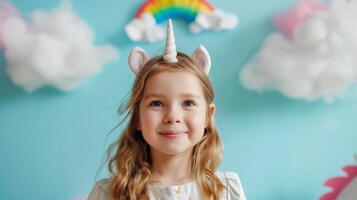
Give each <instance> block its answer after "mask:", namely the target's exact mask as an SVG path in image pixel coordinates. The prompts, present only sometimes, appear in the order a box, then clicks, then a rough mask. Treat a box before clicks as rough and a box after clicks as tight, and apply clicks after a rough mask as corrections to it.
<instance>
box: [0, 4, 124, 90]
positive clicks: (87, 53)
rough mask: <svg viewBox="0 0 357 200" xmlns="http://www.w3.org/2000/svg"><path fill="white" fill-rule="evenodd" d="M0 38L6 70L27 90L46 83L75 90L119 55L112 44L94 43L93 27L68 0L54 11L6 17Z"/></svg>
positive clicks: (0, 28) (2, 22) (37, 11)
mask: <svg viewBox="0 0 357 200" xmlns="http://www.w3.org/2000/svg"><path fill="white" fill-rule="evenodd" d="M0 16H1V15H0ZM0 38H1V39H2V41H3V42H4V52H5V59H6V64H7V66H6V71H7V73H8V75H9V76H10V78H11V80H12V81H13V82H14V83H15V84H16V85H18V86H21V87H22V88H24V89H25V90H26V91H27V92H32V91H34V90H36V89H38V88H40V87H43V86H53V87H56V88H58V89H60V90H62V91H70V90H73V89H75V88H76V87H78V86H79V85H80V84H81V82H82V81H83V80H85V79H87V78H89V77H90V76H93V75H95V74H97V73H99V72H100V71H101V69H102V68H103V66H104V65H105V64H106V63H108V62H111V61H114V60H116V59H117V58H118V55H119V54H118V50H117V49H115V48H114V47H112V46H111V45H108V44H106V45H102V46H98V47H96V46H94V44H93V32H92V30H91V28H90V27H89V25H88V24H87V23H86V22H84V21H83V20H82V19H80V18H79V17H78V15H76V13H75V12H74V11H72V8H71V4H70V2H68V1H63V2H62V4H61V5H60V6H59V7H58V8H56V9H54V10H52V11H48V12H47V11H43V10H36V11H35V12H33V13H32V14H31V16H30V19H29V20H25V19H23V18H21V17H19V16H9V17H7V18H6V19H3V20H2V21H1V23H0Z"/></svg>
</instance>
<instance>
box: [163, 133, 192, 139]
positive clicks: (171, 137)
mask: <svg viewBox="0 0 357 200" xmlns="http://www.w3.org/2000/svg"><path fill="white" fill-rule="evenodd" d="M186 133H187V132H184V131H160V132H159V134H160V135H162V136H164V137H166V138H169V139H175V138H177V137H179V136H181V135H184V134H186Z"/></svg>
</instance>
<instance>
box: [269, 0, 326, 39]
mask: <svg viewBox="0 0 357 200" xmlns="http://www.w3.org/2000/svg"><path fill="white" fill-rule="evenodd" d="M321 10H326V5H325V4H323V3H321V2H320V0H297V2H296V4H295V5H294V6H293V7H291V8H290V9H288V10H287V11H285V12H283V13H281V14H279V15H276V16H274V17H273V24H274V26H275V27H276V28H277V29H279V30H281V31H283V32H284V33H285V34H287V35H289V36H292V34H293V32H294V29H295V27H296V26H297V25H299V24H301V23H303V22H305V21H306V20H308V19H309V18H310V16H311V14H312V13H313V12H316V11H321Z"/></svg>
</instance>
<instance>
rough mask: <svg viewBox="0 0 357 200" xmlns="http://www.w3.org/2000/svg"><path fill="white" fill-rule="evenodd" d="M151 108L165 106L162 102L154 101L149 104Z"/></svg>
mask: <svg viewBox="0 0 357 200" xmlns="http://www.w3.org/2000/svg"><path fill="white" fill-rule="evenodd" d="M149 106H150V107H162V106H163V104H162V103H161V101H152V102H151V103H150V104H149Z"/></svg>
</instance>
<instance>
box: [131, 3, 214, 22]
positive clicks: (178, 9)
mask: <svg viewBox="0 0 357 200" xmlns="http://www.w3.org/2000/svg"><path fill="white" fill-rule="evenodd" d="M213 10H215V8H214V7H213V6H212V5H211V4H210V3H208V1H206V0H148V1H146V2H145V3H143V4H142V5H141V7H140V8H139V10H138V12H137V13H136V15H135V17H141V16H142V15H143V14H144V13H151V14H152V15H153V16H154V17H155V19H156V23H157V24H160V23H162V22H164V21H166V20H167V19H169V18H171V19H181V20H184V21H186V22H188V23H192V22H193V21H195V18H196V16H197V15H198V13H199V12H206V13H211V12H212V11H213Z"/></svg>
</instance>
